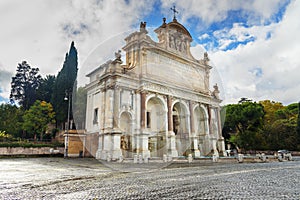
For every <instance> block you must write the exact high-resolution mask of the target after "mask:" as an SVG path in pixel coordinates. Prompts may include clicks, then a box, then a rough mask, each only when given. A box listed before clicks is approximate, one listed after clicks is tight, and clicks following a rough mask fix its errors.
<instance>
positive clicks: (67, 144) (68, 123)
mask: <svg viewBox="0 0 300 200" xmlns="http://www.w3.org/2000/svg"><path fill="white" fill-rule="evenodd" d="M64 100H65V101H68V120H67V129H66V131H67V133H66V136H65V152H64V158H67V157H68V148H69V127H70V104H71V92H70V91H68V90H66V96H65V98H64Z"/></svg>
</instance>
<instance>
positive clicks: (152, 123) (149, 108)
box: [145, 95, 168, 157]
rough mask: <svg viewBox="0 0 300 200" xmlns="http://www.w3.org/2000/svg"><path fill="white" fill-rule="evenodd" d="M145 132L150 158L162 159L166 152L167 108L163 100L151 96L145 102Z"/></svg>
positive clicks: (156, 96)
mask: <svg viewBox="0 0 300 200" xmlns="http://www.w3.org/2000/svg"><path fill="white" fill-rule="evenodd" d="M145 125H146V130H147V132H148V133H149V139H148V148H149V150H150V156H151V157H162V156H163V154H166V152H167V147H166V144H167V141H166V140H167V138H166V134H167V128H168V127H167V107H166V103H165V101H164V99H163V98H161V97H159V96H158V95H151V96H150V97H149V98H147V101H146V124H145Z"/></svg>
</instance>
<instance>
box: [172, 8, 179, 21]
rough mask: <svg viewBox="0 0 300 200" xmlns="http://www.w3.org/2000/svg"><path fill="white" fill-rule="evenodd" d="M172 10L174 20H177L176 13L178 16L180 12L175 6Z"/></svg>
mask: <svg viewBox="0 0 300 200" xmlns="http://www.w3.org/2000/svg"><path fill="white" fill-rule="evenodd" d="M171 10H172V11H173V12H174V18H173V20H176V13H177V14H178V11H177V10H176V8H175V5H174V6H173V8H171Z"/></svg>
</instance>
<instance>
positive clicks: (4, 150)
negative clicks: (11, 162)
mask: <svg viewBox="0 0 300 200" xmlns="http://www.w3.org/2000/svg"><path fill="white" fill-rule="evenodd" d="M63 153H64V147H57V148H55V149H54V148H52V147H39V148H32V147H31V148H24V147H0V156H17V155H51V154H63Z"/></svg>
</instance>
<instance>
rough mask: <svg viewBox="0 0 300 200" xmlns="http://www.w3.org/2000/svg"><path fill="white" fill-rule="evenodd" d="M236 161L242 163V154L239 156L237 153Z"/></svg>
mask: <svg viewBox="0 0 300 200" xmlns="http://www.w3.org/2000/svg"><path fill="white" fill-rule="evenodd" d="M237 159H238V162H239V163H242V162H244V154H240V153H239V154H238V157H237Z"/></svg>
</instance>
